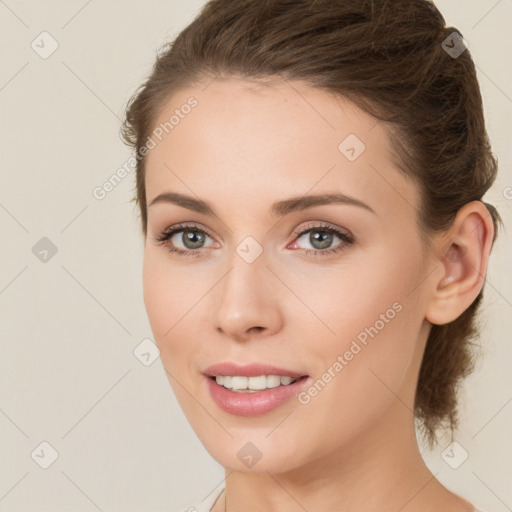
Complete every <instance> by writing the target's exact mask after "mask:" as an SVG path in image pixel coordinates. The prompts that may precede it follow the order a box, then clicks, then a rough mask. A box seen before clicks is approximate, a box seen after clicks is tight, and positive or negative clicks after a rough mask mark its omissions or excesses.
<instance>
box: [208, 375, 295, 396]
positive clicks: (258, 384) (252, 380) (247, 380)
mask: <svg viewBox="0 0 512 512" xmlns="http://www.w3.org/2000/svg"><path fill="white" fill-rule="evenodd" d="M296 380H297V379H294V378H292V377H288V376H283V377H281V376H279V375H260V376H258V377H244V376H238V375H236V376H231V375H217V376H216V377H215V381H216V382H217V384H219V385H221V386H224V387H225V388H227V389H231V390H232V391H236V392H242V393H243V392H245V393H254V392H256V391H261V390H263V389H267V388H277V387H278V386H288V385H289V384H291V383H292V382H295V381H296Z"/></svg>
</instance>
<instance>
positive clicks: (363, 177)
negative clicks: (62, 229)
mask: <svg viewBox="0 0 512 512" xmlns="http://www.w3.org/2000/svg"><path fill="white" fill-rule="evenodd" d="M190 105H194V106H193V107H190ZM156 131H158V132H156ZM155 133H158V135H157V136H155ZM152 138H153V139H154V142H155V146H154V147H153V149H151V151H150V152H149V154H148V157H147V160H146V198H147V200H148V203H149V202H150V201H151V199H152V198H154V197H155V196H156V195H158V194H159V193H161V192H163V191H167V190H172V191H178V192H183V193H187V194H189V195H190V193H191V192H193V193H194V194H196V195H199V196H201V197H203V198H205V199H208V200H209V201H210V200H211V201H212V202H215V203H217V202H218V203H219V204H220V205H222V204H223V202H227V203H226V204H232V205H233V207H242V208H248V207H249V206H250V205H253V206H254V207H255V208H257V207H258V206H260V205H261V203H262V201H266V202H268V203H269V204H270V203H272V202H273V201H275V200H279V199H282V198H284V197H289V196H292V195H297V194H307V193H308V191H312V192H315V193H316V192H326V191H334V190H336V191H341V192H344V193H347V194H349V195H353V196H356V197H359V198H360V199H362V200H364V201H365V202H368V203H373V204H372V207H373V208H374V209H375V210H379V209H380V213H381V214H383V215H387V214H393V215H398V214H402V215H403V213H404V211H405V210H407V215H409V216H410V214H411V203H412V205H414V204H417V203H418V200H419V197H418V191H417V190H416V187H415V186H414V185H413V183H412V182H411V181H410V180H407V179H406V178H405V176H404V175H403V174H402V173H401V172H400V171H399V170H398V168H397V167H396V165H395V164H394V156H395V155H394V154H393V149H392V147H391V145H390V140H389V137H388V131H387V127H386V126H385V124H384V123H381V122H378V121H377V120H376V119H375V118H373V117H372V116H370V115H369V114H367V113H366V112H364V111H362V110H361V109H359V108H358V107H357V106H356V105H354V104H353V103H352V102H350V101H349V100H348V99H346V98H344V97H341V96H337V95H334V94H329V93H327V92H326V91H323V90H319V89H314V88H312V87H310V86H308V85H307V84H305V83H303V82H295V81H294V82H289V81H283V80H281V81H274V82H273V83H272V84H269V85H261V84H258V83H255V82H249V81H246V80H242V79H234V78H231V79H226V80H219V79H215V80H213V81H212V82H209V83H208V82H206V83H204V84H201V85H195V86H191V87H188V88H186V89H182V90H179V91H178V92H176V93H175V94H174V95H173V96H172V97H171V98H170V99H169V100H168V101H167V102H166V103H165V104H164V105H163V106H162V108H161V109H160V111H159V113H158V116H157V118H156V119H155V122H154V124H153V132H152ZM405 198H408V199H407V201H406V200H405Z"/></svg>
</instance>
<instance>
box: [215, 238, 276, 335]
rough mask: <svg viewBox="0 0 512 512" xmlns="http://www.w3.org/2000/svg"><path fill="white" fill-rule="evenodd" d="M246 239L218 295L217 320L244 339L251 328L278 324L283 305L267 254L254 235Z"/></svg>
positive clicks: (230, 332) (231, 264)
mask: <svg viewBox="0 0 512 512" xmlns="http://www.w3.org/2000/svg"><path fill="white" fill-rule="evenodd" d="M249 238H250V237H248V239H244V240H243V241H242V242H241V243H240V244H239V245H238V246H237V247H236V248H235V250H234V251H233V253H232V256H231V258H230V259H229V262H228V265H229V271H228V272H227V274H226V275H225V277H224V279H223V282H222V284H221V285H220V286H219V289H218V291H217V294H216V295H215V306H214V319H213V321H214V323H215V324H216V326H217V328H220V329H221V330H222V331H223V332H224V333H225V334H227V335H229V336H232V337H235V338H238V339H241V338H243V337H244V336H245V335H246V333H247V331H249V329H252V328H254V327H259V328H263V329H268V330H270V331H274V330H275V329H277V328H278V324H279V319H280V309H279V304H278V300H277V296H276V293H275V283H272V278H273V275H272V272H270V271H269V269H268V268H267V264H268V261H267V258H266V256H265V253H264V252H263V250H262V247H261V246H260V244H259V243H257V242H256V241H255V240H254V239H252V240H250V239H249Z"/></svg>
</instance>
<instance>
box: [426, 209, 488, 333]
mask: <svg viewBox="0 0 512 512" xmlns="http://www.w3.org/2000/svg"><path fill="white" fill-rule="evenodd" d="M493 236H494V224H493V221H492V216H491V214H490V213H489V211H488V210H487V208H486V206H485V205H484V204H483V203H482V202H481V201H472V202H470V203H467V204H465V205H464V206H463V207H462V208H461V209H460V210H459V211H458V212H457V215H456V217H455V219H454V221H453V223H452V227H451V228H450V229H449V230H448V232H447V233H446V234H445V235H443V236H442V237H441V239H440V240H439V242H437V244H436V253H437V255H436V257H435V258H436V261H435V262H434V263H435V264H436V265H437V272H434V273H433V274H434V276H435V277H434V278H433V280H432V281H431V283H432V289H431V291H430V294H429V295H430V296H429V300H428V304H427V310H426V313H425V316H426V319H427V320H428V321H429V322H430V323H432V324H437V325H443V324H447V323H449V322H452V321H453V320H455V319H456V318H458V317H459V316H460V315H461V314H462V313H463V312H464V311H465V310H466V309H467V308H468V307H469V306H470V305H471V304H472V303H473V301H474V300H475V299H476V297H477V296H478V294H479V293H480V290H481V289H482V287H483V284H484V282H485V275H486V273H487V263H488V260H489V254H490V251H491V247H492V240H493ZM429 281H430V280H429Z"/></svg>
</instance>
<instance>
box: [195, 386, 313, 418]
mask: <svg viewBox="0 0 512 512" xmlns="http://www.w3.org/2000/svg"><path fill="white" fill-rule="evenodd" d="M205 378H206V380H207V386H208V390H209V391H210V395H211V397H212V398H213V401H214V402H215V403H216V404H217V405H218V406H219V407H220V408H221V409H222V410H223V411H225V412H227V413H229V414H234V415H235V416H260V415H262V414H266V413H268V412H270V411H273V410H274V409H277V408H278V407H279V406H280V405H283V404H284V403H285V402H287V401H288V400H290V399H291V398H292V397H294V396H297V394H298V393H299V392H300V391H301V389H302V388H303V387H304V386H305V385H306V383H307V381H308V380H309V379H310V377H302V378H300V379H299V380H296V381H295V382H293V383H292V384H288V385H287V386H278V387H277V388H268V389H263V390H262V391H256V392H255V393H236V392H235V391H230V390H229V389H226V388H225V387H224V386H220V385H219V384H217V382H216V381H215V379H212V378H211V377H205Z"/></svg>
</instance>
